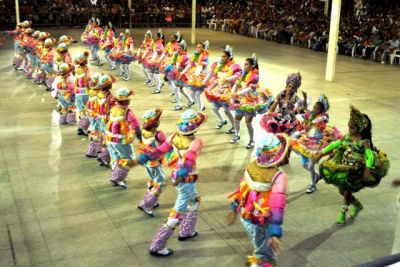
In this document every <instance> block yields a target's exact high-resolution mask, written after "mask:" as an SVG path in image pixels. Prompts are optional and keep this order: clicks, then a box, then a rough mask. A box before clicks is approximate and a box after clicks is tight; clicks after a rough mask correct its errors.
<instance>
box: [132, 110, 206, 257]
mask: <svg viewBox="0 0 400 267" xmlns="http://www.w3.org/2000/svg"><path fill="white" fill-rule="evenodd" d="M205 121H206V115H205V114H203V113H201V112H196V111H194V110H191V109H189V110H186V111H185V112H184V113H183V114H182V116H181V118H180V120H179V121H178V123H177V132H175V133H174V134H172V135H171V136H170V137H168V138H167V141H166V142H165V143H164V144H162V145H161V146H159V147H158V148H156V149H155V150H154V151H153V152H152V153H148V154H141V155H140V158H139V162H140V163H141V164H145V163H146V162H148V160H157V159H159V158H160V157H161V156H162V155H164V154H166V153H168V154H167V156H166V158H167V159H168V160H169V165H170V167H172V168H173V171H172V174H171V178H172V183H173V184H174V185H175V186H176V188H177V190H178V197H177V199H176V202H175V206H174V207H173V209H171V211H170V214H169V217H168V220H167V221H166V223H165V224H163V225H162V226H161V228H160V229H159V230H158V231H157V233H156V235H155V236H154V239H153V241H152V242H151V245H150V254H151V255H153V256H164V257H166V256H170V255H172V253H173V250H172V249H169V248H167V246H166V245H167V241H168V239H169V238H170V237H171V235H172V234H173V232H174V229H175V227H176V226H177V225H178V224H180V230H179V237H178V240H179V241H185V240H187V239H190V238H194V237H195V236H197V235H198V233H197V231H195V228H196V223H197V210H198V207H199V203H200V196H199V195H198V193H197V190H196V181H197V180H198V177H199V174H198V172H197V168H196V160H197V157H198V156H199V154H200V150H201V148H202V141H201V139H199V138H198V137H196V136H195V132H196V131H197V130H198V129H199V128H200V127H201V126H202V125H203V124H204V122H205Z"/></svg>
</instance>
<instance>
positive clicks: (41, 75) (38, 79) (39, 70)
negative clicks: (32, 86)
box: [32, 32, 50, 83]
mask: <svg viewBox="0 0 400 267" xmlns="http://www.w3.org/2000/svg"><path fill="white" fill-rule="evenodd" d="M49 36H50V33H48V32H41V33H40V34H39V38H38V41H39V42H38V43H37V45H36V48H35V52H36V57H37V60H38V65H37V67H36V68H35V69H33V73H32V77H33V82H34V83H44V82H45V80H46V73H45V71H44V67H43V66H42V64H41V58H42V54H43V51H44V42H45V40H46V39H47V38H48V37H49Z"/></svg>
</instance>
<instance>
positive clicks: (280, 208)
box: [268, 172, 288, 238]
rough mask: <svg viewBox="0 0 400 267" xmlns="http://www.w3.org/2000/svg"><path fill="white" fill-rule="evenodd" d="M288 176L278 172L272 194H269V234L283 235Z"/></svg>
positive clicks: (279, 236)
mask: <svg viewBox="0 0 400 267" xmlns="http://www.w3.org/2000/svg"><path fill="white" fill-rule="evenodd" d="M287 182H288V181H287V176H286V174H285V173H284V172H281V173H279V174H277V177H276V178H275V180H274V182H273V184H272V189H271V194H270V196H269V200H268V202H269V207H270V217H269V223H268V235H269V236H271V237H272V236H275V237H278V238H281V237H282V227H281V225H282V223H283V214H284V211H285V206H286V187H287Z"/></svg>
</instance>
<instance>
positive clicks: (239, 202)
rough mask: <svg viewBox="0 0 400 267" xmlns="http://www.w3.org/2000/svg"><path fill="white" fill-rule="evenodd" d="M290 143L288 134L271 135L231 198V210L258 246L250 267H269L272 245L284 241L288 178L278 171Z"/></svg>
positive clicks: (259, 146) (272, 260)
mask: <svg viewBox="0 0 400 267" xmlns="http://www.w3.org/2000/svg"><path fill="white" fill-rule="evenodd" d="M288 147H289V139H288V137H287V136H285V135H284V134H277V136H274V135H273V134H267V135H266V136H265V137H263V138H262V139H261V141H260V142H259V143H257V144H256V148H255V151H254V154H253V158H254V159H253V160H252V161H251V162H250V163H249V165H248V166H247V168H246V171H245V173H244V177H243V178H242V180H241V181H240V184H239V186H238V188H237V189H236V191H235V192H234V193H233V194H231V195H230V196H229V199H230V200H231V208H232V211H233V212H234V213H237V214H239V216H240V220H241V223H242V225H243V227H244V229H245V230H246V232H247V234H248V235H249V238H250V240H251V243H252V244H253V246H254V252H253V255H251V256H248V259H247V264H248V266H252V267H258V266H260V267H261V266H262V267H269V266H272V264H275V261H276V256H275V255H274V252H273V250H272V248H271V247H269V241H270V239H271V238H278V239H279V238H281V237H282V227H281V225H282V223H283V214H284V209H285V204H286V196H285V193H286V187H287V183H288V181H287V176H286V174H285V173H284V172H283V171H281V170H280V169H278V167H277V166H278V164H279V163H280V162H281V161H282V160H283V159H284V158H285V157H286V153H287V152H288Z"/></svg>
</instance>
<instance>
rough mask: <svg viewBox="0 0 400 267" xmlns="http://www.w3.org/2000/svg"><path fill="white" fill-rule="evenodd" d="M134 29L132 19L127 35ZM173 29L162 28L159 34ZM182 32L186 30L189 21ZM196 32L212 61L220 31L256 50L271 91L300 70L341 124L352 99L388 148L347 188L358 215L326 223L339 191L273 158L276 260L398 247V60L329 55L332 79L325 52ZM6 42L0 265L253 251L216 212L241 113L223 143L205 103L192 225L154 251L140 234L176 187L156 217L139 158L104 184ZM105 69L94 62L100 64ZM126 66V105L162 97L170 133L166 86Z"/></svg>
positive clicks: (233, 160)
mask: <svg viewBox="0 0 400 267" xmlns="http://www.w3.org/2000/svg"><path fill="white" fill-rule="evenodd" d="M52 32H53V33H54V35H55V36H57V37H58V36H59V35H61V34H69V35H71V36H73V37H75V38H79V36H80V34H81V30H76V29H73V30H68V29H62V30H56V31H55V30H53V31H52ZM144 32H145V29H134V30H133V35H134V39H135V40H136V44H138V43H139V42H140V40H141V39H142V36H143V34H144ZM175 32H176V29H166V30H165V33H166V34H167V35H169V34H172V33H175ZM181 32H182V33H183V36H184V37H187V38H186V39H187V41H188V42H189V41H190V40H189V39H190V38H189V37H190V33H189V30H188V29H182V30H181ZM197 38H198V40H202V41H203V40H206V39H208V40H209V41H210V43H211V46H210V48H211V50H212V57H211V58H212V60H211V61H213V60H215V59H217V58H218V57H219V55H220V51H221V48H222V47H223V45H225V44H226V43H228V44H230V45H232V46H233V47H234V49H235V57H236V60H237V61H238V62H240V63H241V64H242V63H243V60H244V58H245V57H248V56H251V54H252V53H253V52H256V53H257V55H258V57H259V61H260V69H261V86H262V87H268V88H270V89H271V91H272V92H273V93H274V95H276V94H277V93H278V91H280V90H282V89H284V86H285V80H286V76H287V74H289V73H291V72H295V71H301V74H302V76H303V83H302V86H301V88H300V89H301V90H303V91H306V92H308V94H309V95H310V96H311V98H312V99H314V100H315V99H316V98H317V97H318V96H319V94H321V93H325V94H326V95H327V96H328V97H329V99H330V102H331V110H330V117H331V122H332V123H333V124H335V125H337V126H339V127H340V128H341V129H342V130H343V131H344V132H346V131H347V122H348V118H349V104H350V103H352V104H354V105H355V106H356V107H357V108H359V109H360V110H361V111H362V112H364V113H367V114H368V115H369V116H370V117H371V119H372V124H373V141H374V144H375V145H376V146H377V147H379V148H380V149H383V150H384V151H385V152H386V153H387V154H388V156H389V159H390V160H391V170H390V173H389V175H388V176H387V177H385V178H384V179H383V180H382V182H381V184H380V185H379V187H377V188H373V189H365V190H362V191H361V192H360V193H358V194H357V195H356V196H357V197H358V198H359V199H360V200H361V202H362V203H363V204H364V207H365V209H364V210H363V211H362V212H361V213H360V215H359V217H358V218H357V219H356V220H355V221H354V222H353V223H349V224H347V225H346V226H344V227H337V226H336V225H335V218H336V215H337V213H338V212H339V209H340V207H341V204H342V200H341V197H340V195H339V194H338V192H337V190H336V188H334V187H333V186H330V185H326V184H323V183H320V184H319V185H318V190H317V191H316V192H315V193H314V194H312V195H307V194H305V188H306V187H307V185H308V183H309V178H308V174H307V173H306V172H305V171H304V170H303V169H302V168H301V167H300V164H299V158H298V157H297V156H295V155H293V156H292V157H291V162H290V164H289V165H288V166H285V167H284V170H285V171H286V172H287V173H288V177H289V188H288V194H287V208H286V213H285V221H284V224H283V229H284V236H283V238H282V249H283V250H282V253H281V255H280V259H279V262H278V263H279V264H278V265H279V266H326V267H328V266H343V267H344V266H354V265H355V264H358V263H363V262H367V261H370V260H372V259H375V258H378V257H383V256H386V255H390V254H392V253H398V252H400V223H399V222H400V221H399V219H400V217H399V216H398V206H397V200H396V199H397V198H396V196H397V195H398V193H399V192H398V190H396V189H394V188H392V187H391V186H390V183H391V181H392V180H393V179H394V178H398V174H399V171H400V164H399V163H400V154H399V151H398V149H399V148H400V139H399V138H400V131H399V128H398V127H399V126H398V123H399V122H400V120H399V118H398V114H399V113H398V110H399V104H400V90H399V89H400V86H399V77H400V67H399V66H396V65H381V64H377V63H373V62H370V61H363V60H360V59H355V58H349V57H342V56H339V57H338V65H337V74H336V81H335V82H332V83H330V82H326V81H324V72H325V61H326V54H325V53H317V52H313V51H311V50H308V49H304V48H298V47H294V46H287V45H280V44H277V43H274V42H266V41H263V40H255V39H249V38H247V37H243V36H238V35H232V34H227V33H222V32H214V31H210V30H205V29H198V30H197ZM11 47H12V43H11V40H8V41H7V43H6V44H5V46H4V47H3V48H2V49H1V50H0V66H1V67H0V73H1V74H0V98H1V101H0V146H1V147H0V170H1V172H0V200H1V201H0V216H1V219H0V266H74V267H75V266H244V262H245V260H246V256H247V255H249V254H251V253H252V246H251V244H250V242H249V239H248V237H247V235H246V233H245V232H244V230H243V228H242V226H241V224H240V223H239V221H237V222H236V223H235V224H234V225H233V226H227V225H226V223H225V216H226V214H227V212H228V211H229V202H228V200H227V195H228V194H229V193H231V192H233V191H234V190H235V187H236V185H237V184H238V181H239V180H240V178H241V176H242V174H243V171H244V167H245V165H246V164H247V163H248V162H249V159H250V151H248V150H246V149H245V148H244V147H245V145H246V144H247V142H248V138H247V130H246V127H244V125H243V126H242V139H241V140H240V143H239V144H234V145H232V144H230V143H229V139H230V136H227V135H226V134H224V133H223V131H221V130H215V129H214V128H215V125H216V124H217V119H216V117H215V116H214V114H213V113H212V112H211V109H210V105H209V103H207V104H206V108H207V109H206V112H207V114H208V115H209V116H208V121H207V123H206V125H205V126H203V127H202V128H201V130H200V131H199V133H198V135H199V136H200V137H201V138H202V139H203V140H204V144H205V146H204V149H203V151H202V153H201V156H200V158H199V161H198V167H199V168H200V169H199V171H200V175H201V176H200V177H201V178H200V181H199V182H198V191H199V193H200V194H201V197H202V203H201V207H200V213H199V221H198V230H199V232H200V235H199V236H198V237H196V238H195V239H194V240H191V241H187V242H183V243H182V242H179V241H178V240H177V234H176V233H175V235H174V237H173V238H171V239H170V242H169V247H171V248H173V249H174V250H175V254H174V255H173V256H172V257H169V258H164V259H160V258H153V257H151V256H150V255H149V254H148V247H149V243H150V240H151V239H152V237H153V235H154V234H155V232H156V231H157V230H158V228H159V226H160V225H161V224H162V223H163V222H164V220H165V219H166V217H167V214H168V212H169V209H170V208H171V207H172V205H173V203H174V200H175V197H176V190H175V189H174V188H173V187H172V186H171V185H169V186H168V187H167V189H166V190H165V192H164V194H163V195H162V197H161V199H160V203H161V206H160V208H159V209H157V210H156V211H155V214H156V217H155V218H149V217H147V216H145V215H144V214H143V213H142V212H140V211H139V210H137V208H136V206H137V204H138V202H139V201H140V200H141V198H142V197H143V194H144V192H145V183H146V181H147V174H146V173H145V170H144V168H143V167H141V166H137V167H135V168H133V169H132V170H131V172H130V175H129V178H128V180H129V184H128V185H129V188H128V189H127V190H125V191H123V190H120V189H118V188H114V187H112V186H110V184H109V183H108V175H109V170H108V169H105V168H104V167H99V166H98V164H97V162H96V161H95V160H93V159H88V158H86V157H85V156H84V152H85V149H86V145H87V139H86V138H82V137H79V136H77V135H76V133H75V131H76V127H72V126H62V127H60V126H58V125H57V123H56V120H55V117H56V116H55V111H53V109H54V107H55V101H54V99H53V98H52V97H51V96H50V94H49V93H48V92H45V90H44V87H43V86H38V85H35V84H33V83H32V82H31V81H28V80H26V79H25V78H23V77H22V75H21V73H18V72H16V71H14V69H13V68H12V66H11V60H12V55H13V51H12V49H11ZM85 48H86V47H85V46H84V45H83V44H81V43H78V44H74V45H73V46H72V48H71V49H70V51H71V52H72V55H73V56H74V55H76V53H77V52H78V51H79V50H82V49H85ZM192 48H193V47H189V50H190V51H193V50H192ZM93 69H94V70H96V69H97V70H98V68H97V67H93ZM105 69H106V67H103V69H102V72H105V73H109V71H107V70H105ZM131 69H132V72H133V76H132V77H133V79H132V80H131V81H130V82H124V81H121V80H120V79H119V80H118V82H117V83H116V84H115V85H114V88H118V87H122V86H129V87H132V88H134V89H135V90H136V96H135V97H134V98H133V101H132V104H131V105H132V107H133V108H134V109H135V111H136V113H137V114H138V115H139V116H141V115H142V114H143V112H144V111H145V110H146V109H149V108H155V107H157V106H160V107H162V108H163V109H164V113H163V116H162V122H161V129H163V130H165V131H166V132H167V133H171V132H172V131H173V130H174V122H175V121H176V120H177V119H178V117H179V114H180V113H178V112H173V111H171V108H172V105H173V104H172V103H170V100H171V99H170V97H169V89H168V88H166V87H164V91H163V93H162V94H159V95H152V94H151V90H150V89H149V88H148V87H145V86H144V85H143V82H144V77H143V75H142V72H141V71H140V68H139V67H138V65H137V64H136V63H135V64H133V66H132V67H131ZM254 124H255V125H258V121H255V122H254ZM225 127H227V126H225ZM260 133H262V132H261V130H260V129H258V130H257V134H258V135H259V134H260Z"/></svg>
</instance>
